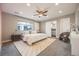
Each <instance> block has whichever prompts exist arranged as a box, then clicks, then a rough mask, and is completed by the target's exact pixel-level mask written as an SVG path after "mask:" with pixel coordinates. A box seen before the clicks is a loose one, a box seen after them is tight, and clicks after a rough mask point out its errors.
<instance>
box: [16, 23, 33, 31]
mask: <svg viewBox="0 0 79 59" xmlns="http://www.w3.org/2000/svg"><path fill="white" fill-rule="evenodd" d="M17 30H20V31H27V30H32V24H31V23H25V22H18V23H17Z"/></svg>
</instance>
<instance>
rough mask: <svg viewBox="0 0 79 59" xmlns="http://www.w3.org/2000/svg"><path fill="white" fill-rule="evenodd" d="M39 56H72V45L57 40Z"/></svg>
mask: <svg viewBox="0 0 79 59" xmlns="http://www.w3.org/2000/svg"><path fill="white" fill-rule="evenodd" d="M38 56H71V46H70V43H65V42H63V41H60V40H56V41H55V42H54V43H52V44H51V45H50V46H49V47H47V48H46V49H45V50H44V51H42V52H41V53H40V54H39V55H38Z"/></svg>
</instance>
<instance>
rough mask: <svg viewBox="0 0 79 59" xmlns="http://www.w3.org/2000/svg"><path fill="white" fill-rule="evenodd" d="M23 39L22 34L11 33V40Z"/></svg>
mask: <svg viewBox="0 0 79 59" xmlns="http://www.w3.org/2000/svg"><path fill="white" fill-rule="evenodd" d="M21 39H22V36H21V35H20V34H13V35H11V40H12V41H18V40H21Z"/></svg>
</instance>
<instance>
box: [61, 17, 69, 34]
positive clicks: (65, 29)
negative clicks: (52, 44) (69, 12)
mask: <svg viewBox="0 0 79 59" xmlns="http://www.w3.org/2000/svg"><path fill="white" fill-rule="evenodd" d="M62 32H70V18H63V19H61V20H60V33H62Z"/></svg>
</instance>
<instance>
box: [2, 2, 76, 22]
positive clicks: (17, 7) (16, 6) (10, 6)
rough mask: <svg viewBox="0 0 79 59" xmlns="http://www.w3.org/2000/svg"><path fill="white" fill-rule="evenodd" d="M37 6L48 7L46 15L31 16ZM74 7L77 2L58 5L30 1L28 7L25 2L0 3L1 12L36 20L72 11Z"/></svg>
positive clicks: (47, 18)
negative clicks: (0, 4)
mask: <svg viewBox="0 0 79 59" xmlns="http://www.w3.org/2000/svg"><path fill="white" fill-rule="evenodd" d="M37 7H41V8H48V13H47V15H48V17H47V16H44V17H41V18H39V17H38V16H33V15H35V14H36V12H35V11H36V9H37ZM76 7H77V3H60V4H59V5H55V3H32V4H31V6H30V7H28V6H27V5H26V3H6V4H2V10H3V12H7V13H10V14H13V15H18V16H22V17H25V18H30V19H33V20H36V21H44V20H49V19H52V18H55V17H59V16H63V15H68V14H71V13H74V12H75V10H76ZM58 11H62V13H58ZM15 12H20V14H16V13H15Z"/></svg>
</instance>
